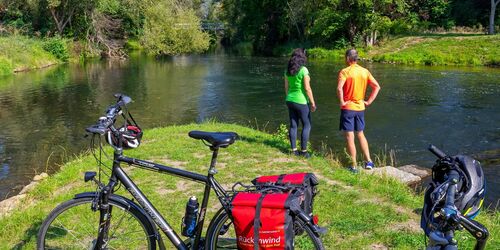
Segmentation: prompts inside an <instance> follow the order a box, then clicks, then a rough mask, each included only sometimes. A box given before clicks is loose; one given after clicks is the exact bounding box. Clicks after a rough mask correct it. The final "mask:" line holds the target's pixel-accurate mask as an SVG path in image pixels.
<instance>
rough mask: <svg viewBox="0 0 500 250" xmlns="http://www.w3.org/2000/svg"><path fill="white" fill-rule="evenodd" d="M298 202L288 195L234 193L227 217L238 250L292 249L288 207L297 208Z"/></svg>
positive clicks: (292, 237) (295, 197) (292, 236)
mask: <svg viewBox="0 0 500 250" xmlns="http://www.w3.org/2000/svg"><path fill="white" fill-rule="evenodd" d="M299 202H300V201H299V199H298V196H296V195H294V194H292V193H281V192H278V193H259V192H251V191H250V192H239V193H237V194H236V195H235V196H234V197H233V200H232V201H231V207H232V208H231V214H232V218H233V223H234V227H235V230H236V238H237V244H238V249H242V250H254V249H264V250H278V249H280V250H282V249H293V240H294V229H293V220H292V215H291V214H290V208H291V207H293V206H295V207H298V206H299ZM257 232H258V233H257ZM257 242H258V244H256V243H257Z"/></svg>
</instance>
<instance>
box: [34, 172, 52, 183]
mask: <svg viewBox="0 0 500 250" xmlns="http://www.w3.org/2000/svg"><path fill="white" fill-rule="evenodd" d="M47 177H49V175H48V174H47V173H41V174H38V175H35V177H33V180H34V181H41V180H43V179H45V178H47Z"/></svg>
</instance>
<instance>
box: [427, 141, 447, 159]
mask: <svg viewBox="0 0 500 250" xmlns="http://www.w3.org/2000/svg"><path fill="white" fill-rule="evenodd" d="M428 149H429V151H431V153H433V154H434V155H435V156H437V157H438V158H439V159H443V158H446V154H445V153H444V152H443V151H441V150H440V149H439V148H437V147H436V146H434V145H432V144H430V145H429V148H428Z"/></svg>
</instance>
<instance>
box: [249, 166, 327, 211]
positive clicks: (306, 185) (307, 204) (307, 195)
mask: <svg viewBox="0 0 500 250" xmlns="http://www.w3.org/2000/svg"><path fill="white" fill-rule="evenodd" d="M252 183H253V184H254V185H255V186H256V188H257V190H261V189H264V188H269V187H272V186H279V187H282V188H285V191H288V192H290V193H294V194H295V195H297V196H298V197H299V198H300V200H301V202H300V207H301V208H302V210H303V211H304V212H305V213H306V214H307V215H309V216H312V213H313V203H314V197H315V196H316V194H317V192H318V191H317V188H316V186H317V185H318V184H319V183H318V179H317V178H316V176H315V175H314V174H313V173H294V174H282V175H270V176H261V177H257V178H255V179H254V180H252Z"/></svg>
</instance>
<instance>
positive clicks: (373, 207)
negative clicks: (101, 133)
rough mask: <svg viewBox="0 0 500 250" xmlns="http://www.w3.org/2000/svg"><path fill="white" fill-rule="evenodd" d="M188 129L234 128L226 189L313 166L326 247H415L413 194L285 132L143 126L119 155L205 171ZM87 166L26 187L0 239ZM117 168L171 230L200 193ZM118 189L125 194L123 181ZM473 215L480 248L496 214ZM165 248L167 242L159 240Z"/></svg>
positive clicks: (23, 245) (39, 212) (206, 158)
mask: <svg viewBox="0 0 500 250" xmlns="http://www.w3.org/2000/svg"><path fill="white" fill-rule="evenodd" d="M195 129H196V130H207V131H235V132H237V133H238V134H239V135H240V137H241V140H239V141H237V142H235V144H234V145H231V146H230V147H228V148H225V149H221V151H220V153H219V157H218V167H217V169H218V174H217V175H216V179H217V180H219V182H221V184H222V185H223V186H224V187H228V188H229V187H231V186H232V185H233V183H235V182H237V181H241V182H244V183H250V181H251V180H252V179H253V178H255V177H256V176H259V175H266V174H282V173H292V172H303V171H307V172H314V173H315V174H316V175H317V176H318V177H319V180H320V185H319V193H318V196H317V198H316V200H315V204H314V212H315V214H318V215H319V224H320V225H321V226H323V227H326V228H327V229H328V232H327V234H326V235H324V236H323V237H322V238H323V241H324V243H325V247H326V249H373V248H377V249H379V248H380V249H385V248H390V249H422V248H423V246H424V240H423V234H422V231H421V229H420V228H419V218H420V217H419V214H418V212H415V210H416V209H417V208H420V207H421V205H422V204H421V202H422V197H421V196H417V195H415V194H414V193H413V192H412V191H411V190H410V189H409V188H408V187H407V186H405V185H403V184H401V183H398V182H397V181H395V180H392V179H385V178H379V177H374V176H372V175H368V174H364V173H361V174H359V175H353V174H351V173H349V172H348V171H347V170H344V169H342V168H341V167H340V165H339V163H338V161H337V160H335V159H334V158H333V157H322V156H317V155H316V156H313V157H312V158H311V159H308V160H304V159H302V158H297V157H294V156H292V155H289V154H288V153H284V152H286V151H287V150H288V147H289V145H288V143H287V139H286V136H280V135H277V136H276V135H270V134H266V133H263V132H259V131H256V130H253V129H250V128H245V127H241V126H237V125H228V124H220V123H206V124H190V125H183V126H173V127H167V128H158V129H152V130H148V131H146V132H145V134H144V139H143V142H144V143H143V144H142V145H141V147H140V148H138V149H137V150H131V151H126V154H127V155H128V156H131V157H138V158H141V159H147V160H151V161H154V162H158V163H162V164H165V165H168V166H174V167H179V168H182V169H186V170H189V171H194V172H198V173H200V174H205V173H206V171H207V170H208V169H207V166H208V164H209V162H210V157H211V154H210V153H211V152H210V151H209V149H208V147H206V146H205V145H204V144H203V143H201V142H200V141H197V140H193V139H191V138H189V137H188V136H187V133H188V131H190V130H195ZM109 163H110V162H109V161H108V162H107V164H109ZM95 166H96V164H95V159H94V158H93V157H92V156H88V155H85V156H81V157H78V158H77V159H75V160H73V161H71V162H69V163H67V164H65V165H64V166H63V167H62V168H61V170H60V171H59V172H58V173H56V174H54V175H53V176H51V177H49V178H48V179H45V180H43V181H42V182H41V183H40V184H39V185H38V186H37V187H36V188H35V189H34V190H32V191H30V192H29V193H28V194H27V196H26V197H25V198H24V199H23V200H22V202H21V205H20V207H18V208H17V209H15V211H13V212H12V213H11V214H10V215H9V216H6V217H4V218H0V227H1V228H3V229H4V232H3V233H2V234H1V235H0V242H1V243H2V246H5V247H6V248H9V249H10V248H14V249H34V248H35V245H34V244H35V241H36V233H37V230H38V228H39V226H40V224H41V221H42V220H43V219H44V218H45V216H47V214H48V213H49V212H50V210H52V209H53V208H54V207H55V206H56V204H58V203H60V202H62V201H64V200H67V199H70V198H72V197H73V195H74V194H76V193H79V192H84V191H94V190H95V187H94V184H92V183H90V182H88V183H85V182H83V173H84V172H85V171H96V170H97V169H96V167H95ZM124 167H125V169H126V171H127V173H128V175H129V176H131V177H132V178H133V179H134V182H135V183H136V184H137V185H138V186H139V187H140V188H141V189H142V190H143V191H145V192H146V193H147V194H148V198H150V199H151V201H152V202H153V203H154V205H155V207H156V208H157V209H158V210H159V211H160V212H161V213H162V214H163V215H164V216H165V218H167V219H168V221H169V222H170V224H171V225H172V227H173V228H174V229H175V230H179V229H180V224H181V223H180V222H181V218H182V216H183V215H184V211H185V205H186V201H187V200H188V198H189V196H191V195H196V196H198V197H201V195H202V193H203V186H202V185H200V184H197V183H191V182H188V181H186V180H184V179H182V178H177V177H173V176H170V175H162V174H158V173H155V172H150V171H145V170H142V169H140V168H132V167H128V166H124ZM118 192H119V193H120V194H122V195H125V196H127V197H129V198H130V195H128V194H126V192H125V191H124V189H123V188H121V189H120V190H119V191H118ZM216 204H217V201H216V198H215V197H214V195H213V194H212V196H211V197H210V200H209V208H208V209H207V220H206V221H205V222H206V224H205V226H207V225H208V223H209V220H210V218H212V216H213V215H214V213H215V212H216V211H217V209H218V206H217V205H216ZM477 220H478V221H480V222H481V223H484V224H485V225H486V226H487V227H488V229H489V231H490V234H491V237H490V240H489V242H488V246H487V249H495V246H498V245H499V244H500V238H499V237H498V234H499V233H500V220H499V213H492V212H482V213H481V214H480V215H479V216H478V218H477ZM75 223H77V222H75ZM162 238H163V239H164V240H165V241H168V240H167V238H166V237H162ZM457 239H458V240H459V249H472V244H473V238H472V237H471V236H469V235H468V233H466V232H458V233H457ZM166 248H167V249H173V248H174V247H173V246H172V245H171V244H169V243H167V245H166Z"/></svg>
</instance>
